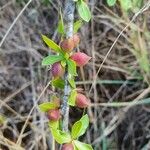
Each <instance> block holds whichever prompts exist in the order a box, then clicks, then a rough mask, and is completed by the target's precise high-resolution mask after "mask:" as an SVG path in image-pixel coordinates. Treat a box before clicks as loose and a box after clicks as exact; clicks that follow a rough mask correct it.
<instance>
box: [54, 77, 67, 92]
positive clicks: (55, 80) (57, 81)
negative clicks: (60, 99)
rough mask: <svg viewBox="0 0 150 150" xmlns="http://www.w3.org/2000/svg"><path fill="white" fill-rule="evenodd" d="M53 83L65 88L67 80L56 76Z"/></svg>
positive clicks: (55, 85)
mask: <svg viewBox="0 0 150 150" xmlns="http://www.w3.org/2000/svg"><path fill="white" fill-rule="evenodd" d="M52 85H53V86H54V87H57V88H60V89H64V87H65V81H64V80H63V79H61V78H56V79H53V80H52Z"/></svg>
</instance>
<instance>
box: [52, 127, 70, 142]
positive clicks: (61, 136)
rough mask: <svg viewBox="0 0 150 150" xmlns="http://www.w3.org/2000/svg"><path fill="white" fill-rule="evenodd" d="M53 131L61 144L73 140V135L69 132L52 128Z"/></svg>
mask: <svg viewBox="0 0 150 150" xmlns="http://www.w3.org/2000/svg"><path fill="white" fill-rule="evenodd" d="M51 133H52V135H53V137H54V139H55V140H56V141H57V142H58V143H59V144H64V143H69V142H70V141H71V136H70V134H69V133H68V132H63V131H61V130H56V129H54V128H52V129H51Z"/></svg>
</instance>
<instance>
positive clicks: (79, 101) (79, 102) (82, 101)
mask: <svg viewBox="0 0 150 150" xmlns="http://www.w3.org/2000/svg"><path fill="white" fill-rule="evenodd" d="M89 104H90V103H89V101H88V100H87V98H86V97H85V96H84V95H83V94H81V93H78V94H77V96H76V106H78V107H79V108H86V107H88V106H89Z"/></svg>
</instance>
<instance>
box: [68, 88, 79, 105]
mask: <svg viewBox="0 0 150 150" xmlns="http://www.w3.org/2000/svg"><path fill="white" fill-rule="evenodd" d="M76 96H77V91H76V90H72V91H71V92H70V96H69V99H68V104H69V105H70V106H75V101H76Z"/></svg>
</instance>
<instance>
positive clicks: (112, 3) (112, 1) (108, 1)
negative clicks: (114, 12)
mask: <svg viewBox="0 0 150 150" xmlns="http://www.w3.org/2000/svg"><path fill="white" fill-rule="evenodd" d="M107 4H108V5H109V6H114V5H115V4H116V0H107Z"/></svg>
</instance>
